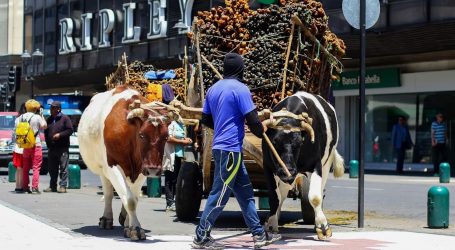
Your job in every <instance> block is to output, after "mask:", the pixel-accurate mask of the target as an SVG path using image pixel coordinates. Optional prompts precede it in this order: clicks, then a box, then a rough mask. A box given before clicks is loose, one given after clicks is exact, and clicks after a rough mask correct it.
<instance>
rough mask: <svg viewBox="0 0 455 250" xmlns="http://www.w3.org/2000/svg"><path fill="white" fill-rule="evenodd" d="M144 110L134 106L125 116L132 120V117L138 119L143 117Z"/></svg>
mask: <svg viewBox="0 0 455 250" xmlns="http://www.w3.org/2000/svg"><path fill="white" fill-rule="evenodd" d="M144 114H145V112H144V110H143V109H141V108H135V109H133V110H131V111H130V112H129V113H128V116H127V117H126V118H127V119H128V120H132V119H134V118H140V119H143V118H144Z"/></svg>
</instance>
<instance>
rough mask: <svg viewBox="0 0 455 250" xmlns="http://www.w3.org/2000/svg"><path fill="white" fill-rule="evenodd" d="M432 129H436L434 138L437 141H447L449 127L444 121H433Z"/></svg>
mask: <svg viewBox="0 0 455 250" xmlns="http://www.w3.org/2000/svg"><path fill="white" fill-rule="evenodd" d="M431 129H432V130H433V131H434V139H435V141H436V143H446V131H447V127H446V124H445V123H444V122H441V123H439V122H437V121H434V122H433V123H431Z"/></svg>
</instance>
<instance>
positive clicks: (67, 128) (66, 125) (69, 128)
mask: <svg viewBox="0 0 455 250" xmlns="http://www.w3.org/2000/svg"><path fill="white" fill-rule="evenodd" d="M64 119H65V120H64V122H63V131H62V132H59V134H60V137H69V136H70V135H71V134H72V133H73V124H72V123H71V120H70V118H69V117H68V116H64Z"/></svg>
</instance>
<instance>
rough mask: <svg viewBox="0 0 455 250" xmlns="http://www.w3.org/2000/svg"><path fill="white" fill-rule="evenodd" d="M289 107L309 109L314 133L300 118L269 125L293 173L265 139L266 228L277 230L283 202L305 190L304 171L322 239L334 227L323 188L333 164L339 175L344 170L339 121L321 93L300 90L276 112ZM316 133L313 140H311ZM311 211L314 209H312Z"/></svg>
mask: <svg viewBox="0 0 455 250" xmlns="http://www.w3.org/2000/svg"><path fill="white" fill-rule="evenodd" d="M284 109H285V110H287V111H289V112H291V113H293V114H296V115H300V114H302V113H307V114H308V116H309V117H310V118H312V129H313V131H314V135H310V134H309V133H307V132H303V131H301V130H299V129H283V128H286V127H288V128H290V127H291V128H298V127H299V126H301V124H300V122H299V121H296V120H295V119H291V118H285V119H282V120H281V121H280V122H279V124H275V125H277V127H280V128H281V129H276V128H275V129H273V128H271V129H268V130H267V135H268V137H269V138H270V140H271V142H272V143H273V145H274V147H275V149H276V151H277V153H278V155H279V156H280V158H281V159H282V161H283V162H284V163H285V165H286V167H287V168H288V170H289V172H290V174H291V176H288V175H287V174H286V173H285V170H284V169H283V168H282V167H280V165H279V164H278V161H277V159H276V158H275V157H274V155H273V153H272V151H271V149H270V147H269V146H268V145H267V144H266V143H265V142H264V140H263V142H262V150H263V163H264V171H265V175H266V179H267V183H268V187H269V203H270V215H269V218H268V221H267V222H266V229H267V230H271V231H272V232H278V219H279V215H280V210H281V205H282V204H283V201H284V200H285V199H286V197H287V196H288V193H289V191H290V190H296V191H297V192H299V190H302V189H301V188H300V187H299V186H301V185H303V184H302V180H305V179H304V178H301V177H302V175H304V174H305V175H308V177H309V178H307V179H306V180H309V181H310V185H309V191H308V193H303V194H302V193H301V194H300V195H304V196H305V195H307V196H308V197H303V198H308V201H309V203H310V204H311V206H312V207H313V209H314V215H315V218H314V222H315V228H316V232H317V234H318V238H319V239H325V238H328V237H330V236H331V235H332V232H331V229H330V227H329V224H328V222H327V218H326V217H325V215H324V213H323V211H322V200H323V190H324V186H325V184H326V182H327V177H328V175H329V172H330V169H331V166H332V164H333V166H334V170H333V172H334V176H335V177H340V176H342V175H343V173H344V160H343V158H342V157H341V155H340V154H339V153H338V152H337V150H336V147H337V143H338V138H339V131H338V122H337V117H336V114H335V109H334V108H333V106H332V105H330V104H329V103H328V102H326V101H325V100H324V99H323V98H322V97H320V96H317V95H312V94H309V93H306V92H298V93H296V94H294V95H292V96H290V97H287V98H285V99H284V100H283V101H281V102H280V103H278V104H277V105H276V106H275V107H274V109H273V112H277V111H280V110H284ZM312 136H314V142H312V140H311V139H312V138H311V137H312ZM310 211H311V210H310Z"/></svg>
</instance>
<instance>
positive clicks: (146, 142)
mask: <svg viewBox="0 0 455 250" xmlns="http://www.w3.org/2000/svg"><path fill="white" fill-rule="evenodd" d="M146 102H147V100H146V99H145V98H143V97H141V96H140V94H139V93H138V92H137V91H135V90H132V89H129V88H126V87H124V86H119V87H117V88H115V89H113V90H110V91H106V92H103V93H99V94H97V95H95V96H94V97H93V98H92V100H91V101H90V104H89V105H88V107H87V108H86V109H85V111H84V113H83V114H82V117H81V120H80V123H79V128H78V138H79V147H80V152H81V155H82V158H83V160H84V162H85V163H86V164H87V166H88V168H89V169H90V170H91V171H92V172H93V173H95V174H97V175H99V176H100V177H101V182H102V185H103V193H104V202H105V207H104V213H103V216H102V217H101V218H100V221H99V227H100V228H102V229H112V228H113V214H112V198H113V195H114V192H113V191H114V190H113V188H115V190H116V191H117V194H118V195H119V197H120V199H121V201H122V204H123V206H122V212H121V213H120V216H119V220H120V224H122V225H123V226H124V233H125V237H129V238H130V239H131V240H144V239H145V238H146V236H145V231H144V230H143V229H142V228H141V224H140V223H139V220H138V218H137V216H136V207H137V203H138V197H139V194H140V192H141V188H142V185H143V184H144V182H145V180H146V176H148V175H156V174H159V173H160V172H161V161H162V157H163V151H164V145H165V142H166V140H167V135H168V131H167V126H168V124H167V121H168V120H169V119H168V117H166V116H164V115H163V114H165V113H166V112H167V111H164V110H154V109H152V108H148V106H146V105H145V103H146ZM126 215H128V216H126Z"/></svg>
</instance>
